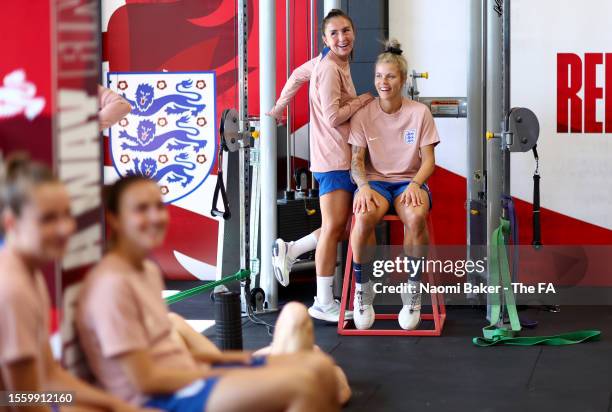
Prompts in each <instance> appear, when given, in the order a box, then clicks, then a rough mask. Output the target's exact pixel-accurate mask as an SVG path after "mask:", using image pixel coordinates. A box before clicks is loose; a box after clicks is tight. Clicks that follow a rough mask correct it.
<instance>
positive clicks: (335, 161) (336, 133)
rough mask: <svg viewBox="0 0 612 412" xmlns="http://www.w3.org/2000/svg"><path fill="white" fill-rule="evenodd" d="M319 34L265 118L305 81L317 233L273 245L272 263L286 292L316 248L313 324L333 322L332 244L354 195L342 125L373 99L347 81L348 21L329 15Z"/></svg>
mask: <svg viewBox="0 0 612 412" xmlns="http://www.w3.org/2000/svg"><path fill="white" fill-rule="evenodd" d="M321 32H322V36H323V42H324V43H325V49H324V50H323V52H322V53H321V54H320V55H319V56H317V57H316V58H314V59H312V60H310V61H308V62H306V63H305V64H303V65H302V66H300V67H299V68H297V69H296V70H295V71H294V72H293V74H292V75H291V77H290V78H289V80H288V81H287V84H285V87H284V88H283V91H282V93H281V96H280V98H279V99H278V101H277V103H276V105H275V106H274V107H273V108H272V109H271V110H270V112H269V113H268V114H269V115H271V116H274V117H276V118H280V117H281V115H282V112H283V109H284V108H285V107H286V106H287V104H288V103H289V101H290V99H291V98H292V97H293V96H294V95H295V93H297V90H298V89H299V88H300V86H301V84H303V83H305V82H307V81H310V163H311V167H310V170H311V171H312V172H313V174H314V177H315V179H316V180H317V181H318V182H319V199H320V207H321V218H322V222H321V229H318V230H316V231H315V232H313V233H311V234H309V235H307V236H305V237H304V238H302V239H300V240H298V241H296V242H291V243H286V242H284V241H283V240H282V239H278V240H277V241H276V243H275V244H274V247H273V251H272V256H273V259H272V261H273V266H274V273H275V275H276V277H277V279H278V281H279V282H280V283H281V284H282V285H283V286H287V285H288V284H289V273H290V271H291V266H292V264H293V262H294V261H295V259H296V258H297V257H298V256H300V255H302V254H303V253H306V252H308V251H310V250H312V249H314V248H315V247H316V257H315V261H316V274H317V296H316V297H315V299H314V304H313V305H312V306H311V307H310V308H309V309H308V313H309V314H310V315H311V316H312V317H313V318H316V319H320V320H325V321H329V322H338V319H339V317H340V304H339V302H338V301H337V300H334V297H333V293H332V291H333V279H334V278H333V274H334V271H335V268H336V260H337V256H336V253H337V244H338V241H340V240H341V239H342V238H344V237H345V235H346V224H347V221H348V219H349V217H350V215H351V204H352V200H353V192H354V191H355V184H354V183H353V181H352V180H351V176H350V173H349V169H350V161H351V151H350V147H349V144H348V134H349V124H348V120H349V119H350V118H351V116H352V115H353V114H354V113H355V112H356V111H357V110H359V109H360V108H362V107H363V106H365V105H366V104H368V103H369V102H370V101H371V100H372V99H373V97H372V96H371V95H370V94H369V93H365V94H362V95H360V96H357V93H356V92H355V86H354V85H353V80H352V78H351V71H350V67H349V62H350V58H351V55H352V53H353V45H354V41H355V27H354V25H353V21H352V20H351V18H350V17H349V16H348V15H346V14H345V13H344V12H343V11H342V10H338V9H333V10H331V11H330V12H329V13H328V14H327V16H325V18H324V19H323V22H322V24H321ZM348 316H349V318H350V313H349V314H348Z"/></svg>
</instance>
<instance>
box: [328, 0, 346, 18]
mask: <svg viewBox="0 0 612 412" xmlns="http://www.w3.org/2000/svg"><path fill="white" fill-rule="evenodd" d="M341 8H342V1H340V0H324V2H323V15H324V16H325V15H327V13H329V11H330V10H331V9H341Z"/></svg>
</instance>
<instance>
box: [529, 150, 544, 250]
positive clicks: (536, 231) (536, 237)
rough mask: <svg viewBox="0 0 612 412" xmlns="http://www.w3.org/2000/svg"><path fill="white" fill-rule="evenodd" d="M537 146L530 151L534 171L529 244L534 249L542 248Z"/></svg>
mask: <svg viewBox="0 0 612 412" xmlns="http://www.w3.org/2000/svg"><path fill="white" fill-rule="evenodd" d="M537 147H538V145H535V146H533V148H532V149H531V151H532V152H533V157H534V158H535V163H536V167H535V171H534V172H533V240H532V242H531V244H532V245H533V247H534V248H536V249H540V248H541V247H542V232H541V226H540V170H539V169H540V158H539V156H538V150H537Z"/></svg>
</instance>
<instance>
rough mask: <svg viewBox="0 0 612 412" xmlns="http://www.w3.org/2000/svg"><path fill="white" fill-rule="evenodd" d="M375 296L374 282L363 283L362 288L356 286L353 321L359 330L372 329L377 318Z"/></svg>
mask: <svg viewBox="0 0 612 412" xmlns="http://www.w3.org/2000/svg"><path fill="white" fill-rule="evenodd" d="M375 296H376V293H375V292H374V289H373V288H372V282H370V281H368V282H366V283H363V284H362V286H361V288H359V287H358V286H356V288H355V298H354V299H353V321H354V322H355V327H356V328H357V329H370V328H371V327H372V324H373V323H374V319H375V317H376V313H375V312H374V306H373V305H372V304H373V303H374V297H375Z"/></svg>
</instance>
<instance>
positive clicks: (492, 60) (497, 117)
mask: <svg viewBox="0 0 612 412" xmlns="http://www.w3.org/2000/svg"><path fill="white" fill-rule="evenodd" d="M494 6H495V1H494V0H488V1H487V10H486V13H487V59H486V60H487V61H486V64H487V72H486V78H487V82H486V87H487V96H486V98H487V99H486V116H487V130H491V131H498V130H499V129H500V128H501V127H502V126H503V124H502V120H503V112H502V61H501V48H502V38H501V34H502V22H501V17H500V16H499V15H498V14H497V12H496V11H495V10H494ZM501 141H502V139H491V140H490V141H489V142H488V143H487V145H486V149H487V150H486V151H487V254H488V255H489V254H490V248H491V246H492V244H493V231H494V230H495V229H496V228H497V227H498V226H499V218H500V216H501V213H502V207H501V194H502V178H503V169H502V151H501V146H500V144H501ZM490 263H491V259H490V256H489V259H487V281H488V279H489V274H490V273H491V270H490V269H489V265H490ZM490 308H491V305H490V295H489V294H487V318H489V317H490ZM489 320H491V319H489Z"/></svg>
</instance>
